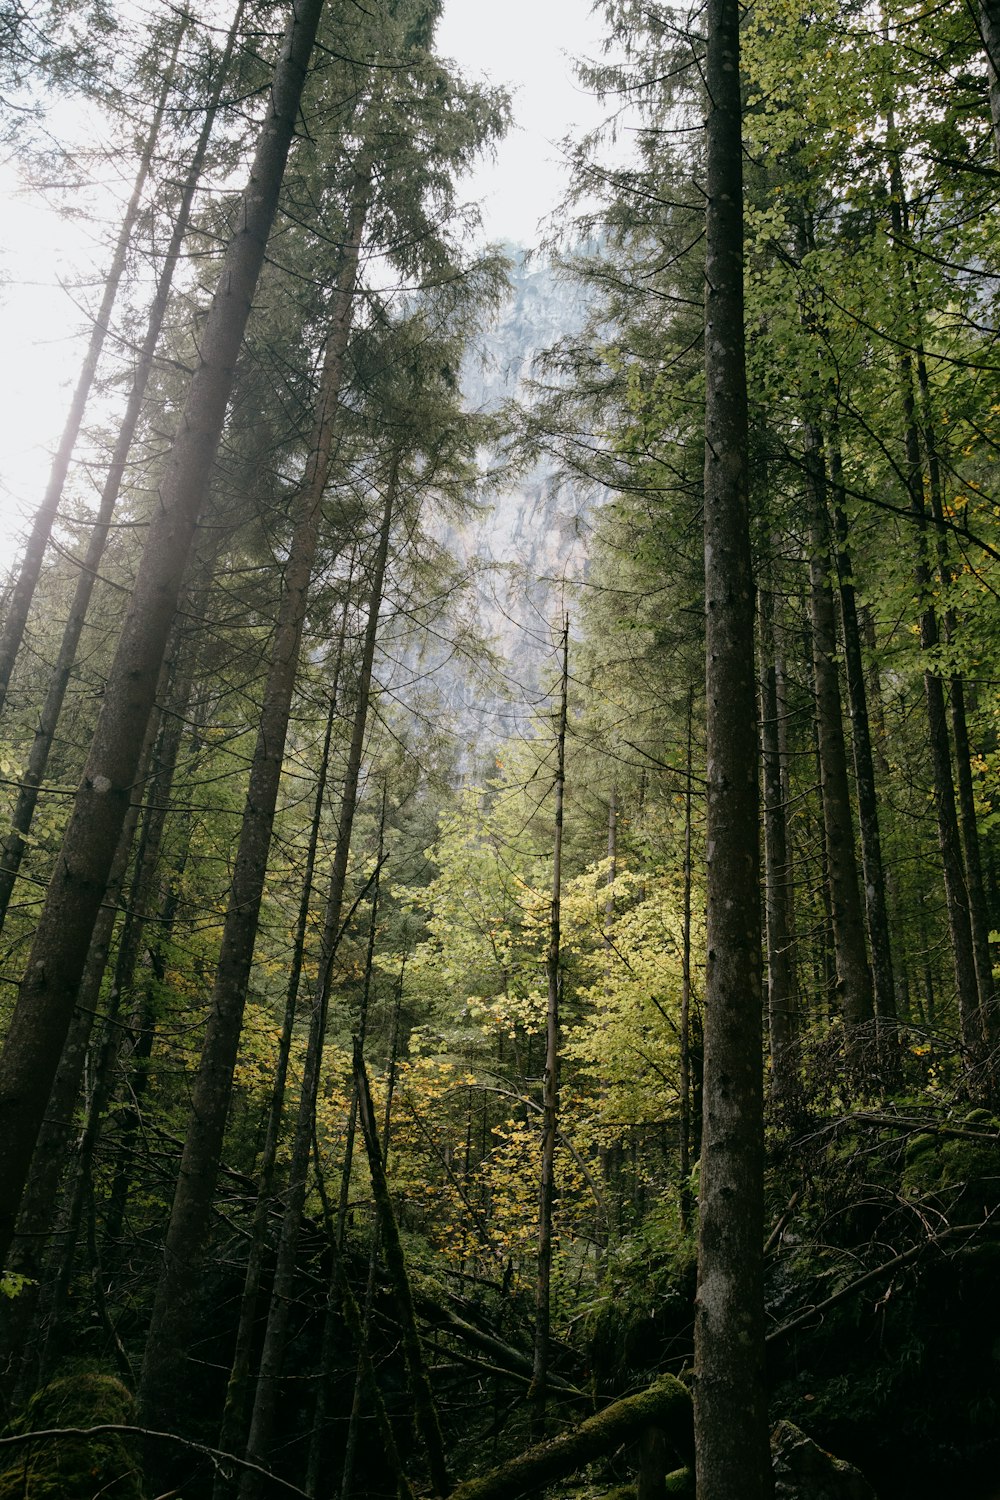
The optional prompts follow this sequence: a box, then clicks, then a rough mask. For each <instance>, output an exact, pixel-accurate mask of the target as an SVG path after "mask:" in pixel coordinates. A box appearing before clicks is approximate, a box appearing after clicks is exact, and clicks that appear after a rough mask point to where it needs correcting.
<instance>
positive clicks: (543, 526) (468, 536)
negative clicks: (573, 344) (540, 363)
mask: <svg viewBox="0 0 1000 1500" xmlns="http://www.w3.org/2000/svg"><path fill="white" fill-rule="evenodd" d="M507 248H508V253H509V254H510V255H511V258H512V261H513V268H512V272H511V283H512V290H511V295H510V298H509V299H508V301H507V303H506V305H505V306H504V307H503V308H502V309H501V312H500V314H499V316H498V318H497V320H496V322H495V324H494V325H493V326H492V327H491V328H490V329H489V330H488V331H487V332H486V333H485V334H484V335H483V336H482V337H481V338H480V340H479V342H478V347H477V348H476V349H475V350H474V351H473V354H472V355H471V356H470V358H469V359H468V360H467V362H466V366H465V369H464V370H463V375H462V384H463V392H464V395H465V399H466V401H467V403H468V405H469V406H470V407H472V408H473V409H475V410H485V411H495V410H497V409H498V408H499V407H500V406H501V405H502V404H503V403H504V402H505V401H509V400H512V399H513V400H521V401H528V400H529V399H530V397H529V393H528V390H527V382H528V381H529V380H530V377H531V374H532V368H533V365H534V363H535V361H536V359H537V357H538V355H539V354H540V353H541V351H542V350H544V349H546V348H548V347H549V346H551V345H552V344H555V343H556V342H557V341H558V340H559V339H560V338H561V337H562V336H563V335H565V334H567V333H573V332H575V331H576V330H578V329H579V327H580V326H581V324H582V322H583V318H584V312H585V306H584V301H583V298H582V295H581V292H580V289H579V287H578V286H577V285H574V284H573V283H571V282H570V281H568V280H566V279H564V278H562V277H561V276H559V275H558V274H557V273H556V272H555V271H554V270H553V268H552V266H551V265H550V264H548V263H547V262H544V261H539V262H527V263H526V261H525V255H524V252H523V251H520V250H517V249H516V248H514V247H507ZM484 461H485V463H486V465H487V466H490V467H491V466H492V465H493V462H494V458H493V456H492V455H484ZM485 500H486V509H485V510H484V512H483V513H482V514H481V515H480V516H479V517H477V518H476V520H475V521H473V522H472V523H471V524H468V525H466V526H464V527H462V528H461V529H454V530H452V531H451V532H450V533H449V535H448V537H447V538H446V544H447V545H448V547H449V548H450V550H452V551H453V552H454V553H455V554H456V555H457V556H459V557H460V558H461V559H462V560H463V561H465V562H468V563H469V564H470V565H472V564H474V563H475V562H476V560H478V563H479V573H478V580H479V581H478V587H477V612H478V617H479V624H480V628H481V630H482V631H483V633H484V634H485V635H486V636H487V637H488V638H490V639H491V641H492V642H493V645H494V647H495V649H496V650H497V651H498V652H499V654H500V655H501V656H502V657H503V658H505V660H506V663H507V666H506V675H507V679H508V687H509V690H510V697H511V700H512V701H511V702H510V703H508V704H507V705H506V707H505V711H504V714H503V716H504V717H505V718H508V717H509V715H510V713H511V712H513V714H514V718H515V720H516V719H517V718H518V717H520V716H521V715H522V714H523V713H525V712H527V711H529V710H530V706H531V703H532V701H534V700H537V698H538V696H539V695H540V694H542V695H544V694H545V693H546V692H547V691H548V690H549V688H550V686H551V683H550V680H549V679H550V678H551V675H552V674H551V672H549V671H548V670H547V666H546V663H547V662H548V661H549V660H550V657H551V651H552V642H553V639H554V635H555V633H556V632H557V631H558V630H559V628H560V625H561V620H562V615H563V613H564V611H565V610H567V609H568V610H570V612H572V588H571V587H570V585H572V583H573V582H574V581H575V580H578V579H580V578H582V577H583V574H584V571H585V568H586V534H587V517H588V513H589V512H590V511H591V510H592V508H593V506H594V505H595V504H597V503H599V500H600V491H599V490H597V489H596V487H594V486H585V485H583V484H581V483H580V482H578V481H576V480H569V479H565V478H560V477H558V476H557V474H556V472H555V469H554V466H553V464H552V463H551V462H549V463H546V462H544V461H543V462H540V463H538V464H536V465H535V466H534V467H533V468H531V469H530V470H528V471H526V472H523V473H520V474H518V475H517V476H516V477H514V478H510V479H503V480H501V481H500V482H499V483H498V484H497V485H496V486H495V487H491V488H489V489H488V491H487V494H486V496H485ZM448 696H449V697H450V696H451V695H450V694H448ZM501 696H502V695H501V694H500V692H499V689H498V699H499V697H501ZM482 707H483V708H484V709H486V711H487V714H489V711H490V708H491V705H490V704H489V703H484V704H483V705H482ZM496 708H497V710H499V708H500V704H499V702H498V703H497V705H496Z"/></svg>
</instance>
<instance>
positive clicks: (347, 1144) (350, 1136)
mask: <svg viewBox="0 0 1000 1500" xmlns="http://www.w3.org/2000/svg"><path fill="white" fill-rule="evenodd" d="M387 795H388V784H387V783H385V782H383V784H382V816H381V819H380V821H379V834H378V863H379V866H380V867H381V864H382V861H383V859H384V858H385V819H386V797H387ZM379 890H380V882H379V879H378V878H377V877H376V880H375V887H374V889H373V891H372V910H371V920H370V921H369V924H368V950H367V952H366V954H365V979H364V986H363V988H362V991H361V1006H360V1009H359V1012H358V1033H357V1034H358V1039H359V1040H360V1042H361V1047H362V1050H364V1045H365V1042H366V1040H367V1037H368V1004H369V1000H370V998H371V985H372V976H373V974H374V966H375V938H376V921H377V917H378V900H379ZM357 1128H358V1089H357V1084H355V1085H354V1087H353V1088H352V1089H351V1105H350V1109H349V1110H348V1114H347V1130H346V1132H345V1135H344V1159H343V1162H342V1163H341V1168H340V1197H339V1200H338V1203H337V1249H338V1250H341V1251H342V1250H343V1248H344V1242H345V1239H346V1236H347V1210H348V1205H349V1203H350V1196H351V1171H352V1168H353V1166H354V1141H355V1137H356V1135H357Z"/></svg>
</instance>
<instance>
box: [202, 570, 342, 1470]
mask: <svg viewBox="0 0 1000 1500" xmlns="http://www.w3.org/2000/svg"><path fill="white" fill-rule="evenodd" d="M349 606H350V592H349V589H348V593H347V596H346V597H345V599H344V610H343V614H342V616H341V626H340V639H339V641H338V643H337V657H336V662H335V665H334V671H333V682H332V684H331V686H330V706H329V711H328V713H327V720H326V732H325V734H324V737H323V753H322V756H321V758H320V767H319V774H318V776H317V779H316V793H315V797H314V800H313V815H312V822H311V824H310V828H309V844H308V847H307V850H306V863H305V869H304V871H303V874H302V893H301V896H300V898H299V911H298V918H297V921H296V926H295V939H294V942H293V945H292V956H291V962H290V967H289V974H288V984H287V986H286V988H285V1009H284V1016H283V1019H282V1025H281V1036H280V1038H279V1041H278V1061H277V1066H276V1068H275V1074H274V1081H273V1084H272V1086H271V1105H270V1109H269V1111H268V1118H267V1128H266V1130H265V1135H264V1149H263V1151H262V1153H261V1160H260V1163H259V1165H258V1168H257V1172H258V1180H259V1183H260V1187H259V1189H258V1193H257V1202H256V1204H255V1206H254V1216H253V1223H252V1224H251V1226H250V1245H249V1249H248V1252H247V1268H246V1273H245V1276H244V1279H243V1295H242V1297H241V1299H240V1315H239V1321H238V1323H237V1327H236V1345H235V1349H234V1352H233V1363H232V1368H231V1369H230V1372H229V1382H228V1384H227V1387H226V1404H225V1408H224V1410H223V1414H222V1428H221V1431H220V1435H219V1447H220V1448H221V1449H222V1450H223V1452H226V1453H236V1452H238V1451H240V1450H242V1449H243V1448H244V1447H245V1446H246V1432H247V1420H248V1406H249V1402H250V1396H251V1392H252V1379H251V1376H252V1360H253V1343H254V1324H255V1320H256V1316H257V1302H258V1298H259V1296H260V1283H261V1277H262V1274H263V1268H264V1248H265V1239H266V1234H267V1224H268V1218H269V1216H270V1213H271V1210H272V1208H273V1206H274V1187H275V1182H274V1177H275V1171H274V1168H275V1162H276V1160H277V1154H278V1137H279V1132H280V1129H281V1119H282V1115H283V1113H284V1102H285V1087H286V1084H287V1079H288V1060H289V1055H290V1053H291V1046H292V1028H293V1025H294V1022H295V1012H296V1007H297V1005H298V995H299V986H300V983H301V979H302V966H303V960H304V958H305V947H306V933H307V931H308V927H309V911H310V907H311V904H312V894H313V877H314V872H315V868H316V850H317V848H318V845H319V834H320V825H321V822H322V814H323V804H324V801H325V798H326V784H327V777H328V774H329V769H330V745H331V741H332V738H333V726H334V723H335V722H336V720H337V718H338V717H339V709H338V693H339V687H340V673H341V668H342V666H343V657H344V640H345V636H346V633H347V615H348V609H349ZM231 1488H232V1485H231V1483H230V1481H229V1479H228V1477H227V1476H225V1475H223V1474H222V1473H221V1472H220V1473H219V1474H217V1475H216V1483H215V1496H216V1500H222V1497H223V1496H225V1495H228V1494H229V1493H230V1491H231Z"/></svg>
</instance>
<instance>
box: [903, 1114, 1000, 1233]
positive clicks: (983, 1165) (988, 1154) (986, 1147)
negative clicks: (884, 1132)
mask: <svg viewBox="0 0 1000 1500" xmlns="http://www.w3.org/2000/svg"><path fill="white" fill-rule="evenodd" d="M976 1113H977V1114H985V1111H976ZM984 1124H988V1125H989V1127H990V1129H991V1131H992V1128H993V1118H992V1116H991V1115H986V1120H985V1122H980V1121H978V1120H972V1119H971V1118H970V1119H969V1120H968V1121H966V1122H965V1123H964V1127H960V1128H965V1129H968V1130H970V1132H977V1133H978V1132H982V1130H983V1125H984ZM902 1188H903V1193H904V1195H905V1196H906V1197H908V1198H934V1199H935V1200H937V1201H938V1202H939V1203H940V1205H941V1206H942V1207H943V1208H944V1209H945V1210H950V1211H951V1213H954V1211H955V1210H956V1209H958V1208H959V1207H960V1206H961V1207H962V1208H965V1207H968V1208H970V1209H974V1210H977V1211H976V1212H975V1217H976V1218H979V1217H980V1216H981V1212H982V1209H983V1208H984V1207H994V1206H995V1205H996V1204H997V1203H1000V1170H998V1157H997V1148H996V1143H995V1141H992V1140H989V1139H970V1138H969V1136H967V1135H960V1134H954V1135H952V1134H949V1133H948V1132H947V1131H942V1132H940V1133H939V1134H936V1135H932V1134H930V1133H928V1132H922V1133H921V1134H920V1135H915V1136H913V1137H912V1138H911V1139H910V1140H909V1141H908V1142H907V1146H906V1155H905V1160H904V1165H903V1174H902Z"/></svg>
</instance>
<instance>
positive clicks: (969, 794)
mask: <svg viewBox="0 0 1000 1500" xmlns="http://www.w3.org/2000/svg"><path fill="white" fill-rule="evenodd" d="M917 381H918V385H919V388H920V396H921V406H922V409H923V418H924V424H923V431H924V451H925V452H926V454H927V477H928V480H929V486H928V488H929V490H930V499H931V514H932V516H933V517H934V521H935V523H937V526H938V530H937V558H938V573H939V576H940V578H941V582H942V585H943V586H944V590H945V592H946V593H947V590H948V586H949V585H950V584H951V582H952V579H953V577H954V570H953V568H952V565H951V561H950V559H949V557H948V543H947V536H946V533H945V532H944V530H943V529H942V526H941V523H942V522H943V520H944V495H943V488H942V482H941V465H940V461H939V458H938V450H937V438H936V434H935V432H934V421H933V409H932V404H931V388H930V380H929V378H928V375H927V365H926V361H925V359H924V353H923V348H922V345H921V347H920V348H919V349H918V352H917ZM944 631H945V639H946V641H947V642H948V643H949V644H950V643H951V642H952V640H953V639H954V637H955V634H956V631H957V620H956V618H955V612H954V610H953V609H950V608H948V609H946V610H945V614H944ZM949 689H950V697H951V727H952V734H953V737H954V745H955V780H956V782H957V784H958V812H959V818H960V821H961V832H962V847H963V851H964V855H965V881H966V892H967V895H968V900H969V927H970V930H971V933H972V951H973V958H974V960H975V966H976V981H977V984H978V986H979V1005H980V1010H981V1013H982V1025H983V1030H984V1033H985V1037H986V1043H987V1046H988V1047H989V1049H990V1050H991V1051H992V1050H993V1049H994V1048H995V1047H996V1046H997V1043H998V1041H1000V1035H998V1021H1000V1018H998V1016H997V995H996V986H995V983H994V980H993V961H992V957H991V955H990V941H989V933H990V920H989V914H988V906H987V902H986V885H985V882H984V880H983V862H982V855H981V852H980V846H979V820H978V818H977V815H976V793H975V787H974V785H973V780H972V752H971V747H970V744H969V724H968V718H967V715H966V707H965V704H966V698H965V682H964V681H963V679H962V676H961V674H960V673H958V672H952V674H951V678H950V681H949Z"/></svg>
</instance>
